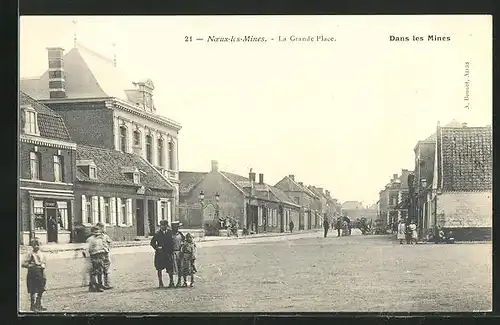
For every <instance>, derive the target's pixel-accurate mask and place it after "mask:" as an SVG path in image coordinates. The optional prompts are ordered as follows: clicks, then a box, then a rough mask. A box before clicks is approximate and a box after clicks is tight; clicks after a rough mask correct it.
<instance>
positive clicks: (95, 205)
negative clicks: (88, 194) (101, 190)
mask: <svg viewBox="0 0 500 325" xmlns="http://www.w3.org/2000/svg"><path fill="white" fill-rule="evenodd" d="M97 222H99V198H98V197H97V196H93V197H92V223H93V224H96V223H97Z"/></svg>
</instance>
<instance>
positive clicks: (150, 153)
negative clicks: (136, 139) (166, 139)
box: [146, 134, 153, 162]
mask: <svg viewBox="0 0 500 325" xmlns="http://www.w3.org/2000/svg"><path fill="white" fill-rule="evenodd" d="M152 149H153V137H152V136H150V135H149V134H148V135H146V160H147V161H149V162H151V161H152V160H153V151H152Z"/></svg>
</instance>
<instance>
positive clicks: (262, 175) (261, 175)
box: [259, 174, 264, 184]
mask: <svg viewBox="0 0 500 325" xmlns="http://www.w3.org/2000/svg"><path fill="white" fill-rule="evenodd" d="M259 184H264V174H259Z"/></svg>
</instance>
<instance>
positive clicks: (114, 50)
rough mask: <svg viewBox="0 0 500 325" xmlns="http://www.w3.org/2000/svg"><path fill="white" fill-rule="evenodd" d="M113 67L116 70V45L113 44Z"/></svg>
mask: <svg viewBox="0 0 500 325" xmlns="http://www.w3.org/2000/svg"><path fill="white" fill-rule="evenodd" d="M113 66H114V67H115V68H116V43H113Z"/></svg>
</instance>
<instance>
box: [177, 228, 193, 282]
mask: <svg viewBox="0 0 500 325" xmlns="http://www.w3.org/2000/svg"><path fill="white" fill-rule="evenodd" d="M195 260H196V244H195V243H194V241H193V236H192V235H191V234H190V233H187V234H186V240H185V241H184V242H183V243H182V245H181V275H182V279H183V281H184V283H183V284H182V286H183V287H187V286H188V285H187V280H186V279H187V276H188V275H189V276H190V277H191V279H190V280H191V282H190V283H189V286H190V287H193V286H194V274H195V273H196V266H195Z"/></svg>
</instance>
